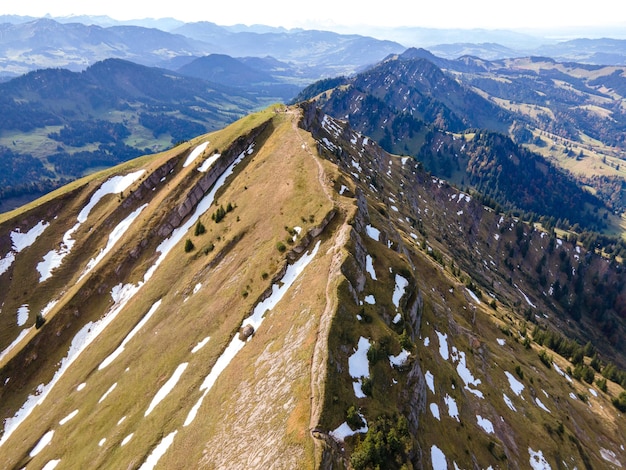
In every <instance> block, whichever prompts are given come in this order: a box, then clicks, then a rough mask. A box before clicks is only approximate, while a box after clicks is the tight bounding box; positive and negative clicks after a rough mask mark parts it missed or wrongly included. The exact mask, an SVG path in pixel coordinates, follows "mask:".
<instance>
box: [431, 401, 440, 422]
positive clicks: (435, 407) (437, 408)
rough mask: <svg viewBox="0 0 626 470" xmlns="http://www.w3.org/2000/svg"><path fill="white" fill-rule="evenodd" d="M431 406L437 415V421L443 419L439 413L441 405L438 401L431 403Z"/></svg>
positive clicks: (435, 415) (432, 411) (433, 413)
mask: <svg viewBox="0 0 626 470" xmlns="http://www.w3.org/2000/svg"><path fill="white" fill-rule="evenodd" d="M429 406H430V412H431V413H432V415H433V416H434V417H435V419H436V420H437V421H441V416H440V415H439V406H438V405H437V403H431V404H430V405H429Z"/></svg>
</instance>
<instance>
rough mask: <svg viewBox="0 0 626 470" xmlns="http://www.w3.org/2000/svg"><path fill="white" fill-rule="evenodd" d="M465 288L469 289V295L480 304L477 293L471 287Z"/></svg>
mask: <svg viewBox="0 0 626 470" xmlns="http://www.w3.org/2000/svg"><path fill="white" fill-rule="evenodd" d="M465 290H466V291H467V293H468V294H469V296H470V297H471V298H472V299H473V300H474V302H476V303H477V304H480V299H479V298H478V296H477V295H476V294H474V292H473V291H472V290H471V289H468V288H467V287H466V288H465Z"/></svg>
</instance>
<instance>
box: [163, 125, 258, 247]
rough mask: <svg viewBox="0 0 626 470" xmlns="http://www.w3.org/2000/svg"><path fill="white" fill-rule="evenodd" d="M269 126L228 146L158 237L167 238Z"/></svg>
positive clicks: (256, 129) (187, 195)
mask: <svg viewBox="0 0 626 470" xmlns="http://www.w3.org/2000/svg"><path fill="white" fill-rule="evenodd" d="M269 126H271V121H266V122H265V123H263V124H261V125H260V126H258V127H256V128H255V129H253V130H252V131H250V132H249V133H248V134H246V135H245V136H240V137H239V138H237V139H236V140H235V141H234V142H233V143H232V144H231V145H230V147H228V149H227V150H226V151H224V152H223V153H222V156H221V157H220V158H219V159H217V161H216V162H215V163H213V165H212V166H211V168H209V170H208V171H207V172H206V173H204V174H203V176H202V177H201V178H200V179H199V180H198V181H197V182H196V183H195V184H194V185H193V186H192V187H191V189H190V190H189V191H188V192H187V194H186V196H185V197H184V199H183V202H182V203H180V204H179V205H178V207H177V208H176V209H175V210H173V211H172V213H171V214H170V215H169V216H168V218H167V219H166V221H165V222H164V223H163V224H162V225H161V226H160V227H159V228H158V230H157V233H158V235H159V236H161V237H163V238H165V237H167V236H169V235H170V234H171V233H172V232H173V231H174V229H175V228H176V227H178V226H179V225H180V224H181V223H182V222H183V220H184V219H185V218H186V217H187V216H188V215H189V214H191V212H192V211H193V209H194V208H195V207H196V205H197V204H198V202H200V200H201V199H202V198H203V197H204V196H205V194H206V193H207V192H208V191H209V190H210V189H211V187H212V186H213V185H214V184H215V182H216V181H217V179H218V178H219V177H220V176H221V175H222V173H224V171H226V169H227V168H228V167H229V166H230V165H231V164H232V163H233V162H234V161H235V160H236V159H237V157H239V156H240V155H241V153H242V152H245V151H247V149H248V148H249V147H250V145H251V144H253V143H254V144H256V145H257V147H258V146H259V145H260V143H259V142H258V138H259V136H261V134H263V133H264V132H265V130H266V129H267V128H268V127H269Z"/></svg>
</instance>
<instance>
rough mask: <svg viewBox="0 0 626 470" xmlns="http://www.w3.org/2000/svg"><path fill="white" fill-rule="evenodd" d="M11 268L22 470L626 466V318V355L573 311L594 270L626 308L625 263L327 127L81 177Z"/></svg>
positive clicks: (2, 359) (5, 449) (285, 126)
mask: <svg viewBox="0 0 626 470" xmlns="http://www.w3.org/2000/svg"><path fill="white" fill-rule="evenodd" d="M216 153H219V154H220V157H219V158H218V157H216V156H215V155H216ZM192 155H194V156H195V160H193V161H191V158H190V157H191V156H192ZM209 162H211V166H209ZM207 167H208V168H207ZM198 170H206V171H198ZM141 171H143V172H141ZM128 175H132V176H133V177H132V178H130V177H129V176H128ZM226 175H228V176H227V177H225V176H226ZM121 176H126V177H127V178H126V179H125V180H124V181H125V182H126V183H127V184H126V185H122V183H121V179H120V180H112V178H115V177H121ZM112 181H116V182H117V184H116V185H115V187H114V188H113V187H112V183H111V182H112ZM213 182H214V185H213V186H212V183H213ZM103 188H104V189H107V188H109V189H111V191H112V192H110V193H109V194H105V195H102V194H103V192H104V191H103ZM122 188H123V189H122ZM99 195H102V197H101V198H99V197H97V196H99ZM207 198H209V199H207ZM96 199H97V202H96ZM90 201H92V202H90ZM56 214H58V217H55V215H56ZM198 221H200V222H201V225H198V223H197V222H198ZM200 227H203V229H201V228H200ZM26 233H27V234H28V235H23V236H20V234H26ZM114 234H117V235H118V236H119V238H117V240H118V241H117V243H115V244H112V247H111V249H110V250H108V249H107V248H105V247H107V246H109V241H110V240H111V239H112V237H113V235H114ZM113 238H114V237H113ZM62 240H64V241H63V242H62ZM69 240H75V242H74V244H72V243H71V242H70V241H69ZM168 240H169V241H168ZM187 240H189V242H187ZM550 244H553V245H554V246H553V248H552V249H550ZM63 245H65V247H66V248H67V251H68V253H67V254H66V255H65V257H64V258H63V259H62V262H61V263H60V265H59V266H58V267H57V268H56V269H54V270H52V271H51V272H50V273H49V277H46V278H45V280H43V281H41V282H40V279H41V277H42V274H41V273H40V271H39V270H38V269H37V267H38V266H39V263H41V261H42V260H43V259H45V258H46V254H48V253H50V252H51V250H53V249H54V250H58V249H59V248H63ZM524 245H527V246H526V248H523V246H524ZM0 246H1V247H2V251H0V269H2V272H1V273H0V282H1V283H2V285H3V286H6V287H5V288H3V289H1V290H0V305H2V310H1V311H0V322H1V325H0V326H1V328H0V332H1V336H0V351H1V352H0V354H1V356H0V368H1V369H0V371H1V373H0V384H2V385H0V403H2V405H1V414H2V416H3V417H4V418H5V421H4V426H3V429H2V434H1V437H0V449H1V452H0V455H2V457H1V458H2V459H3V461H2V464H3V466H4V467H7V468H22V467H24V466H25V465H28V466H29V467H30V466H38V467H43V466H44V465H46V464H49V465H52V464H53V463H54V462H55V461H56V460H59V462H57V463H58V468H76V467H84V466H91V467H94V466H95V467H116V468H117V467H129V466H132V467H135V468H140V467H141V466H144V465H145V467H143V468H153V467H152V464H154V465H156V468H189V467H193V468H224V467H230V468H232V467H242V468H243V467H245V468H268V467H270V466H271V467H275V468H295V467H297V468H331V467H334V468H336V466H341V465H345V466H347V467H352V468H368V466H370V467H374V466H375V465H376V464H380V463H381V459H383V460H382V462H384V465H385V466H386V467H387V468H400V467H401V466H402V465H403V464H404V465H406V467H405V468H407V467H408V468H411V467H412V468H430V466H431V464H432V463H433V462H436V461H437V459H440V458H442V456H443V458H445V459H446V461H447V462H448V463H449V464H450V465H451V466H452V465H453V462H455V463H456V464H457V465H458V466H459V467H460V468H470V467H472V466H474V465H478V466H479V467H482V468H487V467H489V466H492V467H493V468H502V467H504V466H512V467H514V468H527V467H528V466H529V463H530V462H531V461H532V460H533V459H539V458H542V459H545V460H546V461H547V462H548V463H549V465H550V466H551V468H558V466H559V465H561V462H563V461H565V462H566V465H567V466H568V467H569V468H574V467H578V468H583V467H585V466H589V467H594V468H596V467H602V466H605V467H606V466H609V465H613V466H615V467H617V466H618V464H617V463H615V462H618V463H620V464H621V463H622V462H624V458H623V455H624V450H623V449H624V446H625V445H626V442H624V438H623V436H624V435H626V433H625V431H626V429H625V428H626V423H625V422H624V418H623V415H622V414H621V413H620V412H618V410H617V408H616V407H615V406H614V405H613V404H612V403H611V401H612V400H613V399H616V400H617V399H618V397H619V394H620V393H621V392H622V391H623V388H622V386H623V385H624V382H625V378H624V374H623V372H622V371H623V370H624V362H625V361H624V356H623V351H622V350H621V346H620V344H621V342H620V340H619V338H622V337H623V333H624V325H623V323H624V320H623V312H618V311H616V310H615V309H614V307H612V308H613V310H614V311H613V313H611V312H606V311H605V313H604V314H603V315H604V317H605V318H611V320H612V321H613V322H614V323H613V327H612V328H613V331H615V332H616V333H615V334H616V339H617V341H616V342H615V343H613V342H612V341H604V340H602V339H601V338H604V336H603V335H602V330H601V327H600V326H598V323H597V319H594V318H593V317H592V315H591V314H590V312H589V311H588V309H587V307H583V310H582V311H581V315H580V317H579V318H577V319H574V318H567V316H566V310H567V308H566V307H565V306H564V305H563V304H562V303H561V301H562V300H563V299H564V298H569V297H567V296H564V295H560V296H559V297H558V299H557V296H556V294H555V293H558V294H562V290H563V288H562V286H566V285H567V286H572V288H571V290H570V291H569V292H570V293H573V292H576V291H575V289H574V285H575V283H576V279H577V276H578V275H577V274H572V276H573V277H572V279H570V274H568V273H572V271H564V270H562V269H561V267H562V266H567V265H568V264H567V263H570V264H569V267H570V268H574V269H576V273H578V272H580V270H582V271H583V272H584V276H594V275H598V276H599V277H598V280H597V281H598V282H596V284H595V286H594V288H598V286H600V285H601V286H602V289H604V292H605V293H606V292H609V290H611V289H617V291H616V292H617V293H618V294H619V295H623V289H624V286H621V287H619V289H618V285H619V279H620V267H619V265H617V264H615V263H608V262H606V261H605V260H602V259H601V258H600V257H599V256H597V255H595V254H594V253H593V252H591V251H587V250H586V248H585V247H584V246H578V247H577V246H575V245H574V244H572V243H570V242H567V241H563V240H557V239H556V238H554V236H553V235H552V234H549V233H544V232H541V231H540V230H538V229H536V228H534V227H532V226H531V225H527V224H525V223H522V222H519V221H516V220H514V219H512V218H510V217H507V216H505V215H504V214H498V213H494V212H493V211H492V210H488V209H487V208H485V207H483V206H482V205H481V204H480V203H478V201H476V200H475V199H474V198H471V197H470V196H469V195H467V194H464V193H461V192H459V191H458V190H457V189H455V188H453V187H451V186H450V185H448V184H447V183H446V182H445V181H442V180H439V179H437V178H434V177H432V176H431V175H429V174H428V173H426V172H424V171H423V170H422V169H420V168H419V166H418V165H416V163H415V162H414V161H413V160H411V159H410V158H407V157H399V156H394V155H390V154H388V153H386V152H385V151H384V150H382V149H381V148H380V147H379V146H377V145H376V144H375V143H374V142H373V141H372V140H371V139H370V138H369V137H366V136H364V135H363V134H359V133H357V132H355V131H354V130H352V129H351V128H350V127H349V126H348V125H347V124H346V123H345V122H342V121H338V120H335V119H332V118H330V117H329V116H326V115H324V114H323V113H321V112H320V111H319V110H317V109H315V108H314V107H312V106H305V107H303V108H284V107H283V108H274V109H268V110H267V111H265V112H263V113H258V114H255V115H251V116H248V117H247V118H245V119H243V120H240V121H237V122H235V123H233V124H232V125H230V126H228V127H227V128H225V129H223V130H220V131H216V132H214V133H211V134H207V135H203V136H200V137H198V138H197V139H193V140H192V141H190V142H188V143H185V144H181V145H180V146H178V147H175V148H173V149H171V150H169V151H167V152H164V153H161V154H156V155H151V156H146V157H142V158H141V159H136V160H133V161H131V162H127V163H125V164H124V165H123V166H119V167H116V168H112V169H110V170H107V171H106V172H101V173H97V174H94V175H90V176H89V177H87V178H84V179H82V180H79V181H76V182H74V183H73V185H72V186H68V187H66V188H63V189H60V190H58V191H57V192H56V193H54V194H51V195H49V196H47V197H46V198H45V199H42V200H40V201H37V202H36V203H32V204H30V205H28V206H25V207H23V208H21V209H19V210H17V211H14V212H12V213H8V214H4V215H3V216H2V218H1V219H0ZM102 250H104V251H102ZM170 250H171V251H170ZM524 250H525V253H524V255H522V252H523V251H524ZM551 250H552V251H551ZM561 252H563V253H564V254H563V255H561ZM100 253H103V254H102V255H101V256H100V258H101V260H100V261H99V262H97V263H90V260H91V259H94V258H96V259H98V254H100ZM542 254H545V258H546V259H545V261H543V262H542V269H544V270H545V271H544V272H545V277H546V287H544V286H541V285H536V284H535V283H534V282H533V279H534V276H533V275H530V272H531V269H532V268H534V266H535V264H534V263H535V261H536V260H537V259H538V258H539V257H540V256H541V255H542ZM305 263H307V264H305ZM537 263H539V262H538V261H537ZM88 266H93V267H92V268H91V270H89V271H87V272H86V273H85V268H86V267H88ZM297 266H300V267H301V271H299V272H297V273H295V272H293V271H292V270H293V269H295V268H294V267H297ZM40 269H41V270H44V269H43V268H42V267H40ZM83 273H85V274H83ZM557 281H558V285H559V286H561V287H559V289H558V292H557V289H556V287H555V286H556V285H557ZM570 282H571V283H572V284H569V283H570ZM584 284H585V289H584V292H576V293H577V294H578V295H579V296H580V299H581V302H582V301H583V300H584V299H586V298H587V297H585V295H587V294H588V296H589V298H593V296H594V295H596V294H595V293H594V292H592V291H591V290H589V289H592V288H591V285H592V284H591V283H590V284H589V287H587V285H586V283H584ZM24 286H30V287H29V288H28V289H24ZM550 287H551V289H550ZM620 289H621V290H620ZM279 294H280V295H281V297H280V300H278V297H277V296H278V295H279ZM273 300H276V302H275V304H274V302H273ZM51 301H54V303H52V304H51V303H50V302H51ZM581 305H584V303H583V304H581ZM615 305H621V303H620V302H618V301H617V300H616V304H615ZM25 306H26V307H25ZM24 307H25V308H24ZM606 310H609V308H607V309H606ZM44 320H45V321H44ZM42 323H43V324H42ZM37 326H39V328H37ZM250 327H253V328H254V329H252V330H251V328H250ZM24 332H25V333H24ZM546 332H550V333H551V334H553V335H554V334H556V333H558V334H561V335H563V337H564V338H565V339H567V340H568V341H571V342H572V345H577V347H572V349H571V351H570V353H571V354H570V355H567V354H566V352H565V350H564V349H563V348H561V349H559V351H560V352H559V353H558V354H557V352H556V351H555V350H552V349H550V350H547V349H546V348H547V344H548V340H547V339H546V338H547V336H546V335H547V333H546ZM242 335H243V336H242ZM238 338H247V340H246V341H245V342H243V341H242V340H240V339H238ZM589 341H591V342H592V344H591V345H590V346H588V347H584V346H585V344H586V343H587V342H589ZM540 343H541V344H540ZM80 344H82V345H83V346H84V347H83V348H81V347H79V346H80ZM368 344H369V347H368V346H367V345H368ZM550 344H551V345H552V346H553V347H554V345H553V344H552V343H550ZM72 345H73V346H72ZM583 347H584V348H583ZM233 348H234V349H233ZM366 348H368V351H369V352H368V351H366ZM555 349H556V347H555ZM583 349H584V350H583ZM544 350H545V351H544ZM77 351H80V354H76V352H77ZM542 351H544V353H543V354H544V355H549V360H550V361H552V363H551V364H550V365H549V366H546V365H544V362H549V361H548V357H547V356H546V357H544V356H543V355H542V356H540V353H542ZM580 354H582V359H580V358H578V356H579V355H580ZM585 354H587V356H585ZM574 356H575V357H574ZM590 356H594V360H595V361H596V362H597V363H598V367H599V369H600V371H601V372H603V373H605V374H606V375H607V376H610V378H611V379H612V380H608V381H607V382H606V384H605V385H602V384H603V383H604V382H602V380H600V382H599V383H596V380H597V379H601V377H602V376H601V374H600V373H599V372H594V373H593V375H594V377H593V378H592V379H591V381H587V382H585V381H584V380H585V379H584V378H583V377H582V375H578V371H582V370H583V365H584V366H589V367H591V366H590V365H589V364H590V362H591V359H592V358H591V357H590ZM63 358H66V359H63ZM67 358H71V361H70V360H69V359H67ZM226 358H228V359H229V360H230V362H228V361H227V360H226ZM572 361H573V362H572ZM69 362H71V364H68V363H69ZM555 365H556V366H557V367H558V369H557V367H555ZM568 367H569V369H568ZM589 367H588V368H589ZM59 371H62V373H61V372H59ZM559 371H561V372H560V373H559ZM507 373H509V374H512V376H514V377H517V379H516V380H519V382H520V384H521V385H523V387H524V388H523V390H522V391H519V395H518V394H516V392H515V390H518V389H517V388H515V389H513V388H511V387H512V385H511V382H510V381H509V379H508V378H507V377H508V376H507ZM585 373H586V369H585ZM55 374H56V376H55ZM562 374H567V377H570V378H569V379H568V378H567V377H566V376H565V375H562ZM575 376H578V377H579V378H580V379H576V378H572V377H575ZM585 377H586V375H585ZM617 382H622V385H620V384H618V383H617ZM40 384H43V385H41V386H40ZM513 387H514V385H513ZM603 390H604V391H603ZM505 395H506V398H505ZM29 396H31V398H29ZM36 401H40V404H39V405H38V406H34V407H29V406H26V407H24V409H25V410H26V409H28V410H30V414H28V415H27V416H25V415H26V414H25V413H24V412H21V413H20V412H18V410H19V409H20V408H22V407H23V406H24V405H25V404H26V405H28V404H29V403H30V404H33V403H35V402H36ZM454 405H456V407H455V406H454ZM618 405H619V402H618ZM546 410H548V411H546ZM477 416H480V417H481V418H480V419H478V418H477ZM348 423H350V424H348ZM344 424H345V425H344ZM349 426H351V431H350V432H347V433H346V431H347V429H346V427H349ZM348 429H350V428H348ZM368 430H370V432H368ZM355 431H356V432H355ZM348 434H352V435H348ZM539 456H541V457H539Z"/></svg>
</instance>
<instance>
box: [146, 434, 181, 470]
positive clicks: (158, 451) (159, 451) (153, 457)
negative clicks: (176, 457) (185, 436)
mask: <svg viewBox="0 0 626 470" xmlns="http://www.w3.org/2000/svg"><path fill="white" fill-rule="evenodd" d="M177 432H178V431H173V432H171V433H169V434H168V435H167V436H165V437H164V438H163V439H161V442H159V444H158V445H157V446H156V447H155V448H154V450H153V451H152V452H151V453H150V455H149V456H148V458H147V459H146V461H145V462H144V463H143V464H141V467H139V470H152V469H153V468H154V467H155V466H156V464H157V463H158V462H159V459H160V458H161V457H163V455H165V452H167V449H169V447H170V446H171V445H172V442H174V437H175V436H176V433H177Z"/></svg>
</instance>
